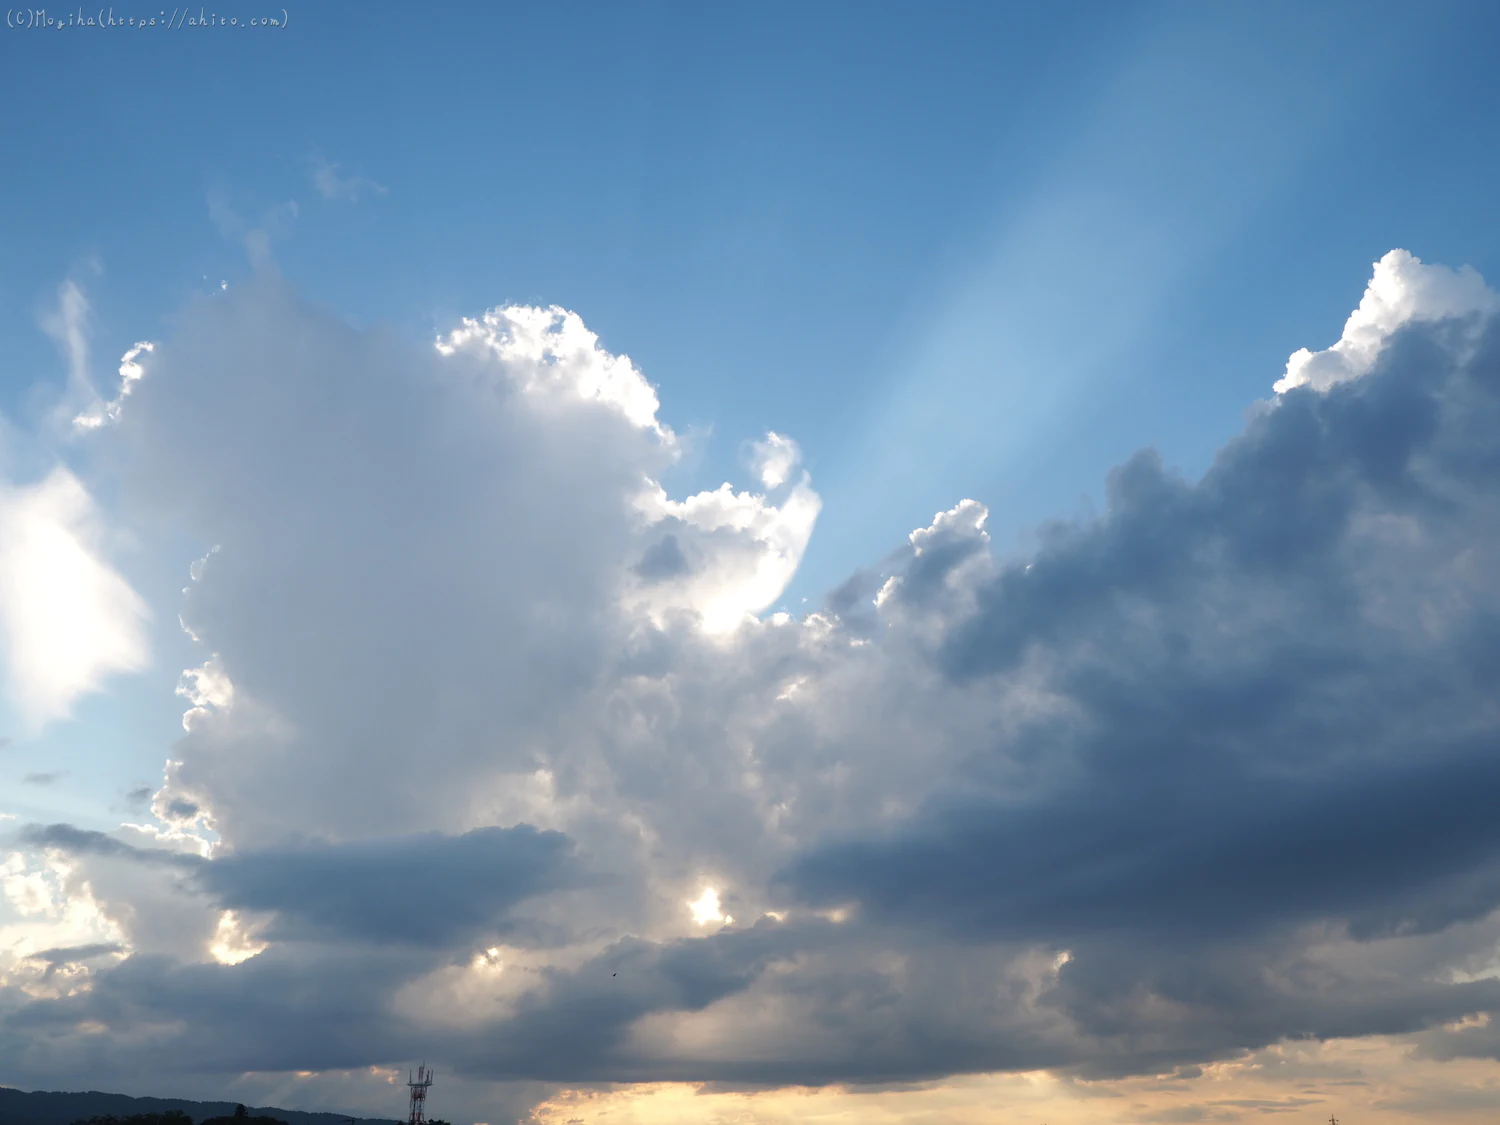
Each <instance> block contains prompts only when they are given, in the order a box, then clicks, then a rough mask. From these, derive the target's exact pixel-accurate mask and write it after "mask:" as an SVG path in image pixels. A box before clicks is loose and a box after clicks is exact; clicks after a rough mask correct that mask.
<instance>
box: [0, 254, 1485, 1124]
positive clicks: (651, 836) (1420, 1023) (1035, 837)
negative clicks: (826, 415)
mask: <svg viewBox="0 0 1500 1125" xmlns="http://www.w3.org/2000/svg"><path fill="white" fill-rule="evenodd" d="M1497 310H1500V302H1497V299H1496V297H1495V295H1494V294H1493V293H1492V292H1491V291H1490V290H1488V289H1486V288H1485V287H1484V285H1483V283H1482V282H1481V281H1480V280H1479V279H1478V278H1477V276H1475V275H1473V274H1472V272H1465V273H1455V272H1453V271H1449V270H1446V269H1443V268H1441V267H1434V266H1427V265H1424V264H1422V263H1421V262H1419V261H1418V260H1417V259H1415V258H1413V257H1411V256H1410V255H1407V254H1404V253H1403V252H1399V251H1397V252H1393V253H1392V254H1391V255H1388V256H1387V257H1386V258H1385V259H1383V260H1382V261H1381V262H1380V263H1379V264H1378V265H1377V267H1376V273H1375V278H1374V280H1373V281H1372V283H1371V287H1370V291H1369V293H1368V294H1367V295H1366V297H1365V300H1364V301H1363V302H1362V303H1361V306H1360V309H1359V311H1358V312H1356V313H1355V314H1354V316H1353V317H1351V319H1350V321H1349V324H1348V325H1347V326H1346V328H1345V332H1344V335H1343V338H1342V339H1340V340H1339V341H1338V342H1337V343H1336V344H1335V345H1333V346H1332V347H1331V348H1329V349H1328V350H1326V351H1322V352H1317V353H1310V352H1299V353H1298V354H1297V355H1295V356H1293V357H1292V359H1291V361H1290V363H1289V365H1288V368H1287V372H1286V374H1285V376H1284V377H1283V378H1282V379H1281V381H1280V382H1279V383H1277V384H1276V387H1277V393H1276V396H1275V398H1274V399H1273V400H1271V401H1270V402H1268V403H1266V404H1264V407H1263V409H1260V410H1258V411H1257V412H1255V415H1254V417H1253V420H1251V421H1250V422H1249V423H1248V424H1247V426H1246V429H1245V430H1244V432H1243V433H1242V434H1241V435H1240V436H1238V437H1237V438H1235V439H1234V440H1232V441H1231V442H1229V443H1228V444H1227V445H1226V446H1225V447H1224V448H1223V449H1222V450H1221V451H1220V453H1219V455H1218V456H1217V458H1216V459H1215V461H1214V463H1213V465H1212V467H1211V468H1210V469H1209V470H1208V471H1207V472H1206V473H1205V474H1204V475H1203V477H1202V478H1201V479H1199V480H1189V479H1186V478H1184V477H1182V476H1179V475H1177V474H1174V473H1172V472H1170V471H1168V470H1167V469H1166V468H1165V467H1164V466H1163V464H1162V463H1161V460H1160V459H1159V458H1158V457H1157V456H1156V455H1155V454H1154V453H1151V452H1142V453H1140V454H1137V455H1136V456H1135V457H1133V458H1132V459H1130V460H1129V461H1128V462H1127V463H1125V464H1124V465H1121V466H1120V467H1119V468H1118V469H1117V470H1115V472H1114V473H1113V474H1112V476H1111V478H1110V481H1109V487H1108V506H1107V509H1106V510H1105V511H1104V513H1103V514H1102V515H1101V516H1099V517H1098V518H1096V519H1091V520H1088V521H1084V522H1075V523H1058V524H1055V525H1051V526H1049V527H1047V528H1045V529H1043V534H1042V536H1041V546H1040V548H1039V549H1038V550H1037V551H1036V552H1035V554H1033V555H1031V556H1029V557H1026V558H1014V559H1005V558H1001V557H999V556H997V555H996V554H995V553H994V552H993V551H992V550H991V547H990V543H989V540H988V537H987V535H986V533H985V530H984V528H985V518H986V513H985V510H984V508H983V507H982V506H981V505H980V504H977V503H975V502H974V501H971V500H965V501H963V502H962V503H959V504H958V505H957V506H955V507H954V508H953V509H952V510H951V511H948V512H945V513H941V514H939V515H938V516H937V517H936V518H935V519H934V521H933V523H932V525H931V526H930V527H927V528H923V529H920V530H918V531H915V532H913V533H912V535H911V537H910V541H909V543H908V544H907V545H906V547H905V548H904V550H903V551H901V552H899V553H898V554H897V555H895V556H893V561H892V562H891V565H890V566H889V567H888V569H887V570H885V571H883V572H879V573H877V572H874V571H871V572H862V573H860V574H858V575H856V576H854V577H853V578H851V579H850V580H849V582H848V583H846V584H845V585H844V586H842V587H840V588H839V589H838V590H837V591H835V593H834V594H833V595H831V597H830V599H829V603H828V605H827V607H826V608H825V609H824V610H822V611H821V612H817V613H813V614H810V615H809V616H807V617H805V618H802V619H793V618H789V617H787V616H785V615H773V616H770V617H764V618H763V617H760V616H757V615H759V614H761V613H763V612H764V611H765V610H766V609H767V608H768V607H770V606H771V605H773V604H774V602H775V600H776V598H777V597H778V596H779V595H780V593H781V591H782V589H783V588H784V586H785V583H786V582H787V580H788V579H789V577H790V576H791V574H792V573H793V571H794V570H795V568H796V566H797V563H798V561H799V559H800V557H801V554H802V551H803V548H804V547H805V545H806V543H807V540H808V536H809V535H810V533H811V530H812V526H813V522H814V520H815V518H816V515H817V511H818V498H817V495H816V493H815V492H814V491H813V489H812V483H811V482H810V481H809V479H808V478H807V476H806V474H805V473H803V472H802V471H801V470H800V469H799V468H798V461H799V458H798V450H797V447H796V445H795V443H793V442H792V441H791V440H790V439H788V438H786V437H783V436H781V435H776V434H771V435H767V436H766V437H765V438H764V439H763V440H762V441H760V442H758V443H757V444H755V445H754V446H753V447H752V449H753V456H752V457H751V468H752V469H753V470H754V471H755V472H756V473H757V475H758V477H759V482H760V487H762V488H763V489H764V490H765V491H764V492H763V493H756V492H738V491H735V490H734V489H733V488H731V487H730V486H728V485H726V486H724V488H722V489H719V490H717V491H712V492H706V493H702V494H699V495H696V496H690V497H687V498H685V499H673V498H671V497H670V496H669V495H668V494H667V492H666V491H665V490H664V489H663V488H662V486H661V485H660V484H659V483H658V482H659V481H660V480H661V479H662V474H663V473H664V471H665V470H666V469H667V468H668V466H669V465H670V464H671V463H672V460H673V458H674V457H675V456H676V452H677V440H676V438H675V436H674V435H673V433H672V431H671V430H670V428H668V427H667V426H666V425H665V424H664V423H663V422H662V421H661V420H660V419H659V417H658V414H657V399H656V395H655V392H654V391H653V389H652V388H651V386H650V385H649V384H648V383H647V382H646V381H645V379H644V378H643V377H642V376H641V374H640V372H639V371H637V369H636V368H635V367H634V365H633V364H632V363H631V362H630V360H628V359H626V358H625V357H623V356H616V355H612V354H610V353H608V352H607V351H605V350H604V349H603V348H602V347H601V345H600V342H599V341H598V340H597V339H596V338H595V337H594V336H593V335H592V334H591V333H590V332H588V330H587V329H586V328H585V327H584V325H583V323H582V322H581V321H580V320H579V318H578V317H577V316H575V315H573V314H572V313H567V312H564V311H562V310H559V309H521V308H506V309H497V310H494V311H492V312H490V313H487V314H485V315H484V316H483V317H481V318H479V319H476V320H474V321H472V322H466V323H465V324H464V325H463V326H461V327H460V328H459V329H458V330H456V331H454V332H453V333H452V334H450V335H448V336H446V337H445V338H443V339H442V340H441V341H439V344H438V346H437V348H436V349H434V350H430V351H416V350H412V349H409V348H408V347H406V346H405V345H404V344H402V343H401V342H399V341H397V340H394V339H390V338H387V337H384V336H382V335H381V334H380V333H374V332H358V331H355V330H354V329H352V328H349V327H348V326H346V325H344V324H342V323H341V322H339V321H337V320H335V319H333V318H331V317H329V316H328V315H326V314H324V313H322V312H319V311H318V310H316V309H313V308H311V307H309V306H308V305H306V304H305V303H303V302H302V301H301V300H299V299H298V298H297V297H296V296H295V295H294V294H293V293H291V292H290V291H288V290H287V289H286V288H284V287H283V286H282V284H281V283H279V282H273V281H262V282H258V283H256V284H254V285H247V286H245V287H243V288H241V289H237V290H235V291H232V292H230V293H228V294H225V295H223V296H219V297H216V298H214V299H213V300H211V301H207V302H205V303H204V304H203V305H201V306H199V307H197V308H195V309H193V310H191V311H190V312H189V313H188V314H187V315H186V316H185V317H184V318H183V320H182V322H181V326H180V328H179V329H178V330H177V332H176V334H175V335H174V336H173V337H171V338H170V339H168V340H165V341H163V342H161V344H160V346H159V347H157V349H156V350H155V351H154V352H152V353H150V354H149V357H148V358H147V359H145V360H144V361H143V363H144V372H145V373H144V376H143V377H141V378H139V379H138V380H137V381H136V383H135V386H134V389H133V393H132V394H131V396H130V398H129V399H128V400H126V401H125V402H124V403H123V406H122V409H121V411H120V413H119V421H118V425H116V426H113V427H104V428H102V429H101V430H100V433H99V434H98V439H99V440H101V441H110V442H116V443H119V446H120V452H121V458H122V460H123V463H124V464H126V465H128V466H129V469H128V473H129V478H128V486H129V495H130V508H129V514H130V517H131V518H132V519H133V520H135V521H137V522H138V523H139V525H140V526H142V527H148V526H149V527H153V528H158V529H171V530H172V531H173V532H174V533H177V534H183V533H185V534H187V535H189V536H191V537H192V538H193V539H195V540H196V541H197V542H198V543H200V544H201V547H202V551H203V555H204V557H203V559H202V561H201V562H200V563H199V564H196V565H195V566H194V567H193V571H192V573H193V578H192V581H191V584H190V587H189V589H188V592H187V594H186V601H185V604H184V605H183V606H182V607H181V613H182V619H183V622H184V625H185V627H186V628H187V629H189V630H190V631H191V634H192V636H193V637H194V638H195V639H196V641H197V643H198V644H199V645H200V647H201V653H202V666H201V667H200V668H197V669H195V670H193V671H192V672H190V673H189V674H188V675H187V676H186V677H185V680H184V685H183V693H184V695H185V696H186V697H187V699H188V701H189V703H190V704H191V705H192V709H191V711H190V712H189V715H188V718H187V721H186V724H185V725H186V727H187V730H186V733H185V735H184V737H183V738H182V739H181V741H180V742H179V743H178V744H177V746H176V747H175V749H174V750H173V751H172V758H173V764H172V765H171V766H170V768H169V772H168V776H167V778H166V781H165V784H164V786H163V788H162V789H161V791H160V792H159V793H158V794H157V796H156V804H155V811H156V818H155V822H154V824H153V825H152V826H150V827H141V828H136V829H125V830H122V831H121V832H119V833H117V834H114V835H97V834H90V833H84V832H80V831H78V830H75V829H71V828H68V827H67V826H61V825H57V826H51V827H39V826H32V827H30V828H27V829H24V830H23V839H24V841H25V844H24V847H22V848H21V849H20V850H19V851H18V853H17V857H16V858H15V859H14V860H13V861H12V868H11V869H9V870H10V871H11V874H10V879H11V884H13V885H14V886H15V887H16V888H19V889H17V890H16V891H15V896H13V897H18V898H19V897H21V896H23V894H27V893H29V894H31V895H32V896H33V898H34V899H35V900H36V901H37V902H40V903H41V905H40V906H37V907H36V910H37V911H42V910H43V908H44V907H45V908H47V909H52V910H53V911H54V913H56V912H57V911H60V910H62V909H63V908H62V907H61V906H59V905H57V904H58V903H63V902H74V903H78V902H84V903H86V904H87V906H88V909H89V911H91V912H92V913H88V914H87V917H84V916H82V915H80V918H82V921H80V922H78V924H77V925H75V926H74V929H73V930H71V931H69V938H68V942H67V943H66V944H67V946H68V948H78V949H94V950H96V952H95V953H92V954H90V955H89V956H88V957H84V956H83V955H79V957H78V958H76V959H74V962H76V963H74V962H69V964H70V966H71V967H70V968H69V969H68V972H67V973H59V972H57V971H55V969H56V965H55V963H56V962H57V961H58V960H59V958H60V957H61V954H58V953H57V951H54V954H55V955H54V956H53V957H52V960H51V961H49V960H47V959H46V957H45V956H42V957H41V958H40V959H33V960H32V961H30V962H22V961H21V960H14V961H13V963H12V964H11V966H10V967H9V968H8V969H7V970H6V973H7V976H6V978H5V980H6V985H5V990H4V992H3V997H4V999H3V1007H0V1052H6V1053H10V1054H13V1056H14V1057H16V1058H20V1059H23V1060H24V1062H23V1065H24V1067H25V1068H26V1070H27V1073H28V1074H30V1075H33V1076H34V1081H35V1082H36V1083H37V1084H45V1082H46V1081H47V1080H48V1078H49V1076H53V1075H56V1074H60V1073H64V1072H65V1071H66V1070H67V1068H68V1067H70V1066H74V1065H76V1061H77V1060H78V1059H79V1058H82V1057H85V1055H86V1056H87V1057H88V1058H89V1059H90V1060H92V1062H91V1065H92V1066H93V1067H94V1073H95V1075H96V1079H95V1080H96V1081H97V1083H98V1084H100V1085H107V1076H108V1075H109V1074H111V1073H114V1074H124V1073H138V1072H141V1071H142V1069H143V1068H144V1069H147V1070H149V1069H151V1068H152V1067H154V1066H156V1065H158V1064H157V1063H155V1062H153V1061H152V1060H156V1059H160V1058H162V1057H166V1056H168V1055H169V1056H170V1057H171V1058H172V1059H173V1060H174V1063H173V1065H174V1066H177V1067H183V1068H188V1069H191V1070H195V1071H197V1072H199V1073H205V1074H230V1073H238V1072H241V1071H246V1070H257V1071H292V1070H299V1071H307V1070H340V1069H342V1070H352V1069H354V1068H359V1067H371V1066H377V1065H386V1064H389V1063H392V1062H394V1061H398V1060H402V1059H405V1058H407V1057H417V1055H418V1054H422V1053H425V1054H426V1056H427V1057H434V1056H440V1057H442V1058H444V1059H446V1060H449V1065H450V1066H452V1067H454V1068H455V1069H456V1070H457V1071H458V1072H459V1073H460V1074H462V1075H464V1076H467V1077H468V1078H472V1079H503V1080H516V1081H518V1082H521V1081H530V1082H539V1083H544V1084H545V1083H585V1082H599V1081H633V1080H667V1079H672V1080H713V1081H720V1082H726V1083H737V1084H747V1085H780V1084H788V1083H803V1084H825V1083H832V1082H845V1083H860V1082H875V1081H879V1082H890V1081H902V1080H912V1079H923V1078H933V1077H940V1076H943V1075H948V1074H954V1073H958V1072H978V1071H999V1070H1037V1069H1050V1070H1053V1071H1055V1072H1059V1073H1064V1074H1071V1075H1075V1076H1079V1077H1083V1078H1097V1077H1104V1076H1126V1075H1151V1074H1161V1073H1166V1072H1170V1071H1172V1070H1173V1069H1174V1068H1184V1071H1186V1070H1187V1069H1190V1068H1191V1067H1192V1066H1194V1065H1195V1064H1204V1063H1208V1062H1211V1061H1214V1060H1220V1059H1224V1058H1228V1057H1233V1056H1235V1055H1236V1054H1238V1053H1240V1052H1243V1051H1244V1050H1247V1049H1253V1048H1257V1047H1260V1046H1264V1045H1266V1044H1272V1043H1276V1042H1278V1041H1281V1040H1284V1039H1288V1038H1303V1037H1313V1038H1333V1037H1350V1036H1361V1035H1374V1034H1381V1035H1410V1036H1417V1037H1419V1038H1418V1039H1417V1040H1414V1041H1416V1042H1420V1044H1421V1046H1422V1049H1423V1050H1424V1051H1426V1052H1427V1053H1429V1054H1436V1055H1446V1056H1453V1055H1474V1056H1481V1057H1495V1056H1496V1055H1497V1054H1500V1038H1497V1033H1496V1030H1495V1028H1494V1026H1493V1025H1491V1024H1490V1023H1489V1020H1488V1013H1491V1012H1493V1011H1495V1010H1497V1009H1500V966H1497V958H1496V949H1497V941H1500V915H1497V913H1496V910H1497V907H1500V816H1497V815H1496V810H1495V794H1496V793H1500V705H1497V702H1496V701H1497V700H1500V691H1497V683H1500V579H1497V577H1496V576H1497V574H1500V315H1497ZM1274 375H1275V373H1274V372H1271V373H1268V381H1269V378H1272V377H1274ZM184 566H186V560H185V561H184ZM171 608H172V607H162V610H163V612H170V609H171ZM28 864H29V865H31V866H28ZM386 875H388V877H389V878H388V880H387V879H386V878H385V877H384V876H386ZM28 880H29V881H28ZM11 884H8V886H10V885H11ZM416 887H421V888H425V889H424V891H423V893H424V894H425V895H426V896H427V898H428V900H429V901H430V903H431V908H430V911H429V913H428V914H427V915H425V916H402V915H401V914H400V913H399V911H400V899H399V898H397V897H396V893H397V892H398V891H399V889H400V888H416ZM39 888H40V889H39ZM47 888H51V890H47ZM43 891H46V893H47V894H51V895H53V896H54V897H53V898H52V899H46V901H45V902H43V901H42V900H43V899H45V898H46V895H44V894H43ZM387 891H389V892H391V897H385V896H386V893H387ZM70 896H71V897H70ZM27 901H31V900H27ZM49 903H51V904H52V905H50V906H49V905H48V904H49ZM80 909H81V908H80ZM90 918H92V919H93V921H92V922H90V921H89V919H90ZM163 919H168V920H170V924H166V923H164V922H163V921H162V920H163ZM90 926H92V927H93V928H92V929H90V928H89V927H90ZM38 932H39V933H40V932H41V931H38ZM35 940H36V941H40V940H41V939H40V938H37V939H35ZM90 943H92V944H90ZM57 944H58V945H59V946H60V947H61V946H62V945H63V944H64V943H63V942H62V941H58V942H57ZM18 948H19V947H18ZM97 950H105V951H106V952H104V953H100V952H97ZM22 952H23V953H28V954H29V953H42V952H43V951H42V950H40V949H37V950H31V949H23V950H22ZM62 952H66V949H64V950H63V951H62ZM61 959H62V960H63V961H67V958H61ZM28 965H29V966H30V968H28V967H27V966H28ZM542 1088H543V1087H526V1089H531V1090H535V1089H542ZM536 1096H540V1094H537V1095H536ZM492 1120H493V1119H492Z"/></svg>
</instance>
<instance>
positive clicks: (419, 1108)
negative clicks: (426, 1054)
mask: <svg viewBox="0 0 1500 1125" xmlns="http://www.w3.org/2000/svg"><path fill="white" fill-rule="evenodd" d="M431 1085H432V1071H430V1070H428V1069H427V1064H426V1063H423V1064H422V1065H421V1066H419V1067H417V1077H416V1080H415V1081H413V1079H412V1076H411V1071H409V1070H408V1071H407V1072H406V1088H407V1089H408V1090H410V1091H411V1115H410V1116H409V1117H408V1118H407V1119H406V1125H427V1118H426V1117H424V1116H423V1111H424V1110H425V1109H426V1108H427V1088H428V1087H429V1086H431Z"/></svg>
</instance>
